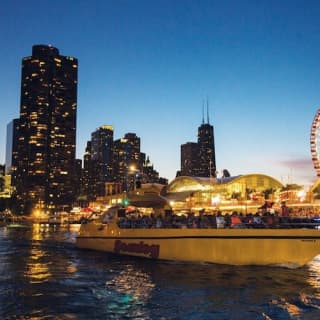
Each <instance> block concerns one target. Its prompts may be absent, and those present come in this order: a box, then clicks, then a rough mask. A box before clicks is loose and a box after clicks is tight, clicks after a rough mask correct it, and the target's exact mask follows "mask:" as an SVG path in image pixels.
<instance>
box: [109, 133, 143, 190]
mask: <svg viewBox="0 0 320 320" xmlns="http://www.w3.org/2000/svg"><path fill="white" fill-rule="evenodd" d="M141 157H142V156H141V152H140V138H139V137H138V136H137V135H136V134H135V133H126V134H125V135H124V138H122V139H118V140H116V141H115V142H114V159H113V160H114V170H115V172H114V178H115V181H117V182H120V183H121V184H122V189H123V190H126V191H129V190H130V189H133V188H134V175H135V174H136V173H137V172H141V171H142V164H143V160H142V159H141Z"/></svg>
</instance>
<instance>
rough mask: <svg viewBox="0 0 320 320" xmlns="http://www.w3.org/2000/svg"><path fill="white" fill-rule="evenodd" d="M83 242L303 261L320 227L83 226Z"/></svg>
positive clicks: (230, 258) (290, 263)
mask: <svg viewBox="0 0 320 320" xmlns="http://www.w3.org/2000/svg"><path fill="white" fill-rule="evenodd" d="M76 245H77V247H79V248H85V249H93V250H100V251H107V252H113V253H117V254H122V255H131V256H139V257H145V258H151V259H163V260H171V261H185V262H204V263H220V264H230V265H277V266H286V267H292V268H295V267H300V266H303V265H305V264H306V263H308V262H309V261H310V260H312V259H313V258H314V257H315V256H317V255H318V254H320V230H316V229H120V228H118V227H117V225H116V224H115V223H113V224H102V223H98V222H91V223H88V224H84V225H82V226H81V229H80V232H79V235H78V237H77V240H76Z"/></svg>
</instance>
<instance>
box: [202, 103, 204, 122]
mask: <svg viewBox="0 0 320 320" xmlns="http://www.w3.org/2000/svg"><path fill="white" fill-rule="evenodd" d="M202 124H204V100H202Z"/></svg>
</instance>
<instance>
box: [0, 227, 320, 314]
mask: <svg viewBox="0 0 320 320" xmlns="http://www.w3.org/2000/svg"><path fill="white" fill-rule="evenodd" d="M78 228H79V226H73V227H72V228H68V227H58V226H49V225H33V226H30V228H23V229H22V228H17V229H14V228H12V229H11V228H0V319H236V320H238V319H240V320H241V319H245V320H248V319H249V320H251V319H253V320H254V319H264V320H266V319H275V320H278V319H280V320H282V319H303V320H304V319H320V256H318V257H317V258H316V259H315V260H314V261H312V262H311V263H310V264H309V265H308V266H306V267H303V268H301V269H296V270H289V269H284V268H268V267H232V266H223V265H192V264H182V263H164V262H159V261H150V260H143V259H135V258H130V257H119V256H116V255H112V254H106V253H103V252H93V251H86V250H78V249H76V248H75V247H74V241H75V236H76V233H77V230H78Z"/></svg>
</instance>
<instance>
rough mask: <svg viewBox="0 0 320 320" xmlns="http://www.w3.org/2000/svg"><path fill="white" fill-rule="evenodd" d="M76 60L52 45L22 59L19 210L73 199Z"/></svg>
mask: <svg viewBox="0 0 320 320" xmlns="http://www.w3.org/2000/svg"><path fill="white" fill-rule="evenodd" d="M77 78H78V61H77V59H76V58H74V57H70V56H62V55H60V53H59V50H58V49H57V48H55V47H53V46H50V45H35V46H33V48H32V56H29V57H25V58H23V59H22V75H21V101H20V118H19V130H18V148H17V150H18V151H17V160H18V165H17V179H16V181H15V187H16V201H18V203H19V209H18V211H19V212H21V213H27V212H30V211H31V209H32V208H34V207H37V208H38V209H55V208H58V207H64V206H69V205H71V204H72V202H73V200H74V196H75V195H74V184H75V172H74V171H75V149H76V112H77Z"/></svg>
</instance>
